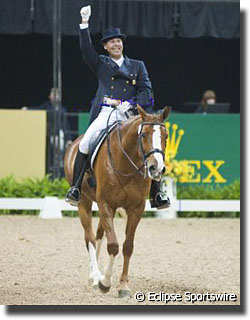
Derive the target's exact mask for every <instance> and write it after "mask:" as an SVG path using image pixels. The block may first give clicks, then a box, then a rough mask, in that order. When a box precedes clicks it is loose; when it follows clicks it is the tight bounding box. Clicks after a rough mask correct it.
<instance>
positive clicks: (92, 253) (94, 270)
mask: <svg viewBox="0 0 250 320" xmlns="http://www.w3.org/2000/svg"><path fill="white" fill-rule="evenodd" d="M91 207H92V201H90V200H89V199H88V198H87V197H84V196H82V198H81V201H80V203H79V205H78V212H79V216H80V219H81V223H82V226H83V228H84V234H85V243H86V247H87V250H88V252H89V257H90V275H89V283H90V284H91V285H92V286H93V288H96V287H97V286H98V282H99V280H100V279H101V278H102V275H101V272H100V270H99V267H98V263H97V259H96V239H95V234H94V231H93V228H92V211H91Z"/></svg>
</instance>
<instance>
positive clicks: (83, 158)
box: [65, 150, 89, 206]
mask: <svg viewBox="0 0 250 320" xmlns="http://www.w3.org/2000/svg"><path fill="white" fill-rule="evenodd" d="M88 168H89V165H88V154H85V153H82V152H80V151H79V150H78V151H77V155H76V160H75V164H74V171H73V182H72V187H71V188H70V189H69V190H68V192H67V194H66V197H65V201H66V202H68V203H70V204H71V205H72V206H77V205H78V203H79V201H80V195H81V184H82V179H83V176H84V173H85V172H86V170H87V169H88Z"/></svg>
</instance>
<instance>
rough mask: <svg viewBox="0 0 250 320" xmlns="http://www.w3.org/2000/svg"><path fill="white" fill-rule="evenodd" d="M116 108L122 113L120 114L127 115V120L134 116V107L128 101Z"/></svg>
mask: <svg viewBox="0 0 250 320" xmlns="http://www.w3.org/2000/svg"><path fill="white" fill-rule="evenodd" d="M116 108H117V110H118V111H119V112H120V114H125V115H126V116H127V118H130V117H132V116H133V115H134V113H133V106H132V104H130V102H128V101H124V102H122V103H120V104H119V105H118V106H117V107H116Z"/></svg>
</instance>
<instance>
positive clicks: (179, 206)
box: [0, 197, 240, 219]
mask: <svg viewBox="0 0 250 320" xmlns="http://www.w3.org/2000/svg"><path fill="white" fill-rule="evenodd" d="M4 209H8V210H40V214H39V217H40V218H45V219H55V218H62V211H77V207H72V206H71V205H70V204H68V203H66V202H65V201H64V200H63V199H58V198H57V197H45V198H0V210H4ZM92 210H93V211H98V207H97V204H96V203H95V202H94V203H93V206H92ZM145 211H157V209H152V208H151V207H150V203H149V201H146V207H145ZM177 211H207V212H216V211H220V212H240V200H177V201H176V203H175V206H173V205H172V206H171V208H169V209H165V210H159V211H157V216H158V217H160V218H176V217H177V215H176V212H177Z"/></svg>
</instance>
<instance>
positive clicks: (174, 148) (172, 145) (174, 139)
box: [165, 122, 184, 162]
mask: <svg viewBox="0 0 250 320" xmlns="http://www.w3.org/2000/svg"><path fill="white" fill-rule="evenodd" d="M165 126H166V128H167V131H168V134H169V136H168V140H167V147H166V150H165V156H166V161H168V162H169V161H171V160H173V159H174V158H175V156H176V154H177V152H178V149H179V146H180V142H181V139H182V136H183V135H184V130H183V129H180V130H178V135H177V129H178V125H177V124H176V123H174V124H172V130H171V132H170V127H171V125H170V123H169V122H166V124H165Z"/></svg>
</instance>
